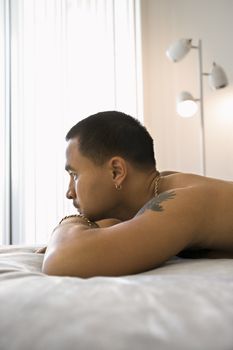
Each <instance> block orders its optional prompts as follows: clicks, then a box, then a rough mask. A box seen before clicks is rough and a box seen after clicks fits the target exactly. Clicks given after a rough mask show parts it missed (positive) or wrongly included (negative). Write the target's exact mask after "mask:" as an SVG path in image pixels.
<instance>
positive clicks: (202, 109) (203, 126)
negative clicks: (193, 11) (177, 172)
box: [198, 40, 206, 176]
mask: <svg viewBox="0 0 233 350" xmlns="http://www.w3.org/2000/svg"><path fill="white" fill-rule="evenodd" d="M198 58H199V81H200V117H201V143H202V170H203V175H204V176H205V175H206V149H205V120H204V99H203V68H202V67H203V66H202V42H201V40H199V41H198Z"/></svg>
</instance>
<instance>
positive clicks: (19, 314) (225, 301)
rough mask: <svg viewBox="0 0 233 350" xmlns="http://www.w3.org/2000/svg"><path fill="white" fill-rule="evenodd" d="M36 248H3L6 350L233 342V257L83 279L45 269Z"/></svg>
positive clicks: (139, 348)
mask: <svg viewBox="0 0 233 350" xmlns="http://www.w3.org/2000/svg"><path fill="white" fill-rule="evenodd" d="M34 250H35V247H25V246H24V247H22V246H5V247H1V248H0V350H46V349H49V350H53V349H54V350H55V349H58V350H59V349H64V350H73V349H78V350H84V349H85V350H86V349H88V350H89V349H93V350H100V349H101V350H119V349H122V350H124V349H127V350H150V349H151V350H152V349H153V350H160V349H161V350H176V349H177V350H189V349H190V350H191V349H193V350H194V349H195V350H197V349H200V350H215V349H216V350H232V349H233V259H182V258H178V257H174V258H172V259H170V260H169V261H168V262H167V263H166V264H164V265H163V266H161V267H159V268H157V269H154V270H151V271H148V272H145V273H141V274H137V275H132V276H124V277H93V278H89V279H81V278H74V277H58V276H47V275H44V274H42V273H41V264H42V260H43V255H42V254H34Z"/></svg>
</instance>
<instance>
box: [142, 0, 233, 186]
mask: <svg viewBox="0 0 233 350" xmlns="http://www.w3.org/2000/svg"><path fill="white" fill-rule="evenodd" d="M141 11H142V50H143V84H144V120H145V125H146V126H147V128H148V129H149V131H150V132H151V134H152V136H153V138H154V140H155V152H156V158H157V164H158V168H159V170H165V169H166V170H178V171H185V172H195V173H198V174H202V150H201V129H200V115H199V112H197V114H196V115H195V116H194V117H192V118H181V117H180V116H178V115H177V113H176V96H177V94H178V93H179V92H180V91H182V90H188V91H190V92H191V93H192V94H193V96H194V97H196V98H198V97H199V79H198V56H197V50H191V51H190V52H189V54H188V55H187V56H186V57H185V58H184V59H183V60H182V61H180V62H178V63H172V62H171V61H169V60H168V59H167V57H166V55H165V51H166V49H167V47H168V46H169V45H170V44H171V43H172V42H174V41H176V40H177V39H179V38H192V39H193V44H194V45H196V44H197V42H198V39H202V46H203V68H204V72H210V70H211V67H212V62H213V61H216V62H217V63H218V64H220V65H221V66H222V67H223V68H224V70H225V71H226V73H227V76H228V80H229V82H230V85H229V86H228V87H227V88H225V89H222V90H217V91H212V90H211V89H210V87H209V85H208V79H207V77H204V112H205V130H206V174H207V176H211V177H218V178H222V179H228V180H233V65H232V62H233V42H232V39H231V35H232V34H231V33H233V1H232V0H205V1H203V0H195V1H192V0H141Z"/></svg>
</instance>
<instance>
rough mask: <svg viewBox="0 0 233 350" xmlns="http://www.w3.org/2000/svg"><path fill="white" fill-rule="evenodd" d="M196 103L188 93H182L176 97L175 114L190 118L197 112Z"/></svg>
mask: <svg viewBox="0 0 233 350" xmlns="http://www.w3.org/2000/svg"><path fill="white" fill-rule="evenodd" d="M197 108H198V107H197V103H196V101H195V99H194V98H193V96H192V95H191V94H190V93H189V92H188V91H182V92H181V93H180V94H179V95H178V97H177V105H176V109H177V113H178V114H179V115H180V116H181V117H184V118H188V117H192V116H193V115H194V114H195V113H196V112H197Z"/></svg>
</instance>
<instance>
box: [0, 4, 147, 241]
mask: <svg viewBox="0 0 233 350" xmlns="http://www.w3.org/2000/svg"><path fill="white" fill-rule="evenodd" d="M1 1H2V3H4V4H5V11H4V5H2V4H1V6H2V8H1V12H2V14H1V16H2V17H6V16H7V14H6V12H7V11H6V7H7V5H9V9H10V11H9V19H10V21H9V23H10V26H9V27H10V35H9V41H10V50H9V54H10V58H9V57H8V58H9V59H10V73H9V74H8V77H6V79H5V85H4V89H5V90H6V88H7V78H8V80H9V82H10V87H11V89H10V97H9V101H8V102H9V103H10V110H8V109H7V108H8V107H7V106H5V107H4V108H5V109H4V117H1V121H0V122H1V123H6V125H8V119H10V148H9V150H8V148H7V147H8V146H6V145H7V142H8V140H6V137H8V136H6V135H8V134H7V132H6V126H5V127H4V130H5V131H4V132H5V135H3V139H4V137H5V142H4V147H5V148H7V149H5V150H4V154H5V155H8V156H7V157H5V158H4V156H3V154H1V159H0V161H1V166H3V165H4V166H5V168H6V170H5V174H6V175H7V174H8V175H9V176H10V180H11V181H10V183H9V184H8V179H9V176H6V177H5V181H4V183H3V181H2V182H1V183H0V185H1V187H3V188H7V189H9V190H7V195H6V196H5V198H3V199H2V200H1V207H0V209H1V212H2V219H1V222H0V224H1V227H2V230H1V232H2V242H3V243H8V242H10V243H13V244H18V243H20V244H31V243H45V242H46V241H47V239H48V235H49V234H50V232H51V231H52V230H53V228H54V226H55V225H56V224H57V222H58V220H59V219H60V218H61V217H62V216H64V215H67V214H69V213H72V212H74V209H73V208H72V206H71V205H70V204H69V201H68V200H67V199H65V192H66V186H67V184H68V176H67V174H65V171H64V164H65V158H64V154H65V140H64V138H65V135H66V132H67V131H68V130H69V129H70V127H71V126H73V125H74V124H75V123H77V122H78V121H79V120H80V119H82V118H84V117H86V116H88V115H90V114H92V113H96V112H99V111H104V110H120V111H124V112H126V113H129V114H131V115H133V116H135V117H138V118H139V119H141V118H142V84H141V56H140V52H141V48H140V8H139V0H115V1H114V0H21V1H18V0H5V1H3V0H1ZM4 23H5V34H6V31H7V30H6V27H7V22H6V21H5V22H4ZM5 40H7V38H5V36H4V38H1V43H2V42H3V43H5V44H4V48H5V51H6V47H7V45H6V42H5ZM1 45H2V44H1ZM5 57H7V55H5ZM4 65H5V66H4ZM1 66H2V67H5V69H6V68H7V67H6V62H1ZM2 89H3V87H2V88H1V90H2ZM4 89H3V90H4ZM5 93H6V92H5V91H3V92H1V96H0V98H3V99H4V100H5V101H6V98H5V97H4V96H5V95H4V94H5ZM3 95H4V96H3ZM8 102H7V103H8ZM1 132H2V131H1ZM7 159H10V163H11V167H10V169H8V165H7V164H8V163H7V162H8V161H7ZM8 170H9V172H8ZM9 185H10V186H9ZM7 196H8V198H7ZM7 201H8V202H9V203H8V204H7ZM6 204H7V208H9V210H8V214H7V213H6V212H5V213H4V206H5V205H6ZM3 214H4V215H3ZM7 215H8V216H7ZM8 217H10V219H9V220H8ZM9 227H10V230H8V228H9ZM9 231H11V238H9ZM4 233H5V234H4Z"/></svg>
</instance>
